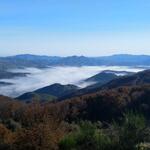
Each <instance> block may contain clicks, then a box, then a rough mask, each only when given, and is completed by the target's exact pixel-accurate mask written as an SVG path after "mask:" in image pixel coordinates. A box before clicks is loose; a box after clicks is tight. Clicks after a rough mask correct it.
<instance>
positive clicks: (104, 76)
mask: <svg viewBox="0 0 150 150" xmlns="http://www.w3.org/2000/svg"><path fill="white" fill-rule="evenodd" d="M117 77H118V76H117V75H115V74H114V73H105V72H101V73H98V74H96V75H94V76H92V77H90V78H88V79H86V80H84V81H85V82H95V83H99V84H102V85H103V84H105V83H107V82H109V81H111V80H113V79H115V78H117Z"/></svg>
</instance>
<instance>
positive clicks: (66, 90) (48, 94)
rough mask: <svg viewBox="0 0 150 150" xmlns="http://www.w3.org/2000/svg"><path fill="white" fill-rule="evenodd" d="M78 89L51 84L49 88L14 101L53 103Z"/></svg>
mask: <svg viewBox="0 0 150 150" xmlns="http://www.w3.org/2000/svg"><path fill="white" fill-rule="evenodd" d="M77 89H78V87H77V86H75V85H71V84H68V85H61V84H58V83H56V84H53V85H50V86H46V87H43V88H41V89H38V90H36V91H33V92H29V93H25V94H23V95H21V96H19V97H17V98H16V99H18V100H22V101H26V102H31V101H33V100H39V101H41V102H44V101H53V100H56V99H58V98H60V97H63V96H65V95H68V94H70V93H72V92H74V91H77Z"/></svg>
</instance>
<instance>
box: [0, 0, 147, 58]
mask: <svg viewBox="0 0 150 150" xmlns="http://www.w3.org/2000/svg"><path fill="white" fill-rule="evenodd" d="M23 53H31V54H46V55H60V56H66V55H87V56H98V55H99V56H100V55H111V54H118V53H131V54H149V55H150V0H0V55H1V56H5V55H14V54H23Z"/></svg>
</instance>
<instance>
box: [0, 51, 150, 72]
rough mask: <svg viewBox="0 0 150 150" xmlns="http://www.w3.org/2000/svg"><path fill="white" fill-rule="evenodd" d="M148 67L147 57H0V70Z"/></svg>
mask: <svg viewBox="0 0 150 150" xmlns="http://www.w3.org/2000/svg"><path fill="white" fill-rule="evenodd" d="M101 65H106V66H113V65H118V66H150V56H149V55H127V54H121V55H112V56H102V57H84V56H69V57H57V56H38V55H30V54H25V55H17V56H9V57H0V70H6V69H10V68H11V69H13V68H23V67H38V68H41V67H42V68H43V67H48V66H101Z"/></svg>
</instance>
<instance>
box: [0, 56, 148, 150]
mask: <svg viewBox="0 0 150 150" xmlns="http://www.w3.org/2000/svg"><path fill="white" fill-rule="evenodd" d="M123 60H124V61H123ZM139 60H142V61H141V62H140V61H139ZM149 62H150V56H145V55H144V56H143V55H139V56H136V55H113V56H108V57H91V58H89V57H84V56H70V57H50V56H38V55H29V54H26V55H17V56H9V57H1V58H0V149H2V150H27V149H29V150H81V149H87V150H93V149H94V150H143V149H144V150H148V149H149V148H150V146H149V143H150V124H149V120H150V115H149V114H150V101H149V100H150V64H149Z"/></svg>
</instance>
